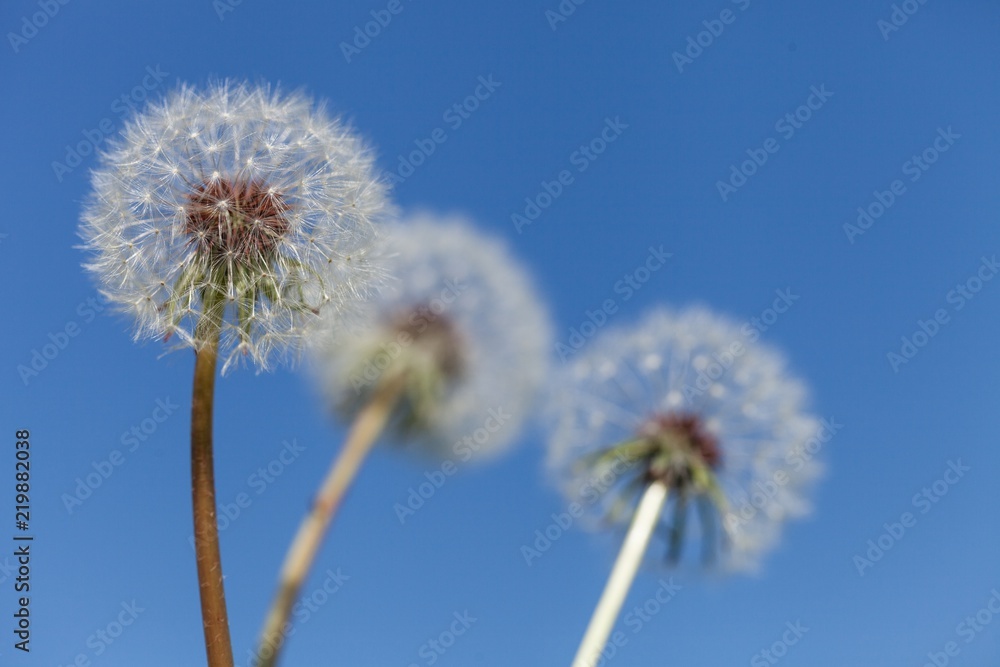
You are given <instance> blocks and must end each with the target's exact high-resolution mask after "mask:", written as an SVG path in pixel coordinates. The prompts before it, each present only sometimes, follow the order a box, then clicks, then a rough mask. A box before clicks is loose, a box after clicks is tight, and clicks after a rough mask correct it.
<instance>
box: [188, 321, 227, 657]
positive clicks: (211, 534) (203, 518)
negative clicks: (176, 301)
mask: <svg viewBox="0 0 1000 667" xmlns="http://www.w3.org/2000/svg"><path fill="white" fill-rule="evenodd" d="M206 311H207V312H204V313H203V315H202V322H201V324H204V326H199V329H200V330H201V333H203V334H207V335H203V336H199V340H200V341H201V347H200V348H199V349H198V350H197V351H196V352H195V364H194V389H193V392H192V396H191V491H192V493H191V497H192V501H193V506H194V546H195V556H196V559H197V562H198V588H199V592H200V594H201V616H202V623H203V625H204V628H205V650H206V652H207V653H208V666H209V667H233V648H232V642H231V640H230V638H229V618H228V615H227V613H226V593H225V590H224V588H223V583H222V556H221V554H220V551H219V529H218V523H217V519H216V514H215V472H214V464H213V460H212V404H213V397H214V394H215V368H216V360H217V357H218V346H219V324H218V320H217V319H216V308H213V307H207V308H206Z"/></svg>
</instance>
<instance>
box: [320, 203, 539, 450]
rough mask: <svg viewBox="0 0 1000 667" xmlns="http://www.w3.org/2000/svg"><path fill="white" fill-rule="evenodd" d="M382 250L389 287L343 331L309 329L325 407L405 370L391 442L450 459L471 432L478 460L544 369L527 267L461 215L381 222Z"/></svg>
mask: <svg viewBox="0 0 1000 667" xmlns="http://www.w3.org/2000/svg"><path fill="white" fill-rule="evenodd" d="M379 252H380V256H381V257H382V261H383V262H384V267H385V270H386V273H387V274H389V275H390V276H392V278H391V280H390V281H389V284H388V285H387V286H386V287H385V288H384V289H383V290H382V291H381V292H380V294H379V295H378V297H376V298H374V299H372V301H371V302H369V303H368V304H366V306H365V308H364V310H363V313H362V315H361V316H360V317H359V318H357V320H355V321H354V326H353V327H352V328H351V332H350V334H349V335H346V336H345V335H341V334H340V333H339V332H338V331H337V327H336V325H335V324H329V326H325V327H324V329H325V333H324V334H322V335H319V336H317V337H316V358H317V366H318V368H319V371H320V373H321V381H322V383H323V385H324V387H325V389H326V392H327V395H328V397H329V400H330V402H331V404H332V405H335V406H337V407H338V408H339V409H340V410H341V411H342V412H344V413H346V415H347V416H348V417H350V416H351V415H353V414H354V413H355V412H356V411H357V410H358V409H359V408H360V406H362V405H364V404H365V402H366V401H367V400H368V399H369V398H370V396H371V395H372V393H373V392H374V391H375V390H376V389H378V388H379V387H382V386H385V383H387V382H389V381H392V380H394V379H399V378H402V382H403V386H404V389H403V392H402V395H401V398H400V401H399V406H398V409H397V411H396V415H395V420H394V422H393V426H394V429H395V435H396V437H397V439H399V440H405V441H406V442H411V441H412V442H415V443H416V444H418V445H419V446H420V448H421V449H422V450H424V451H426V452H429V453H431V454H432V455H435V456H439V457H453V456H454V455H455V447H456V445H457V444H458V443H460V442H463V441H466V442H467V444H468V442H472V440H471V439H472V437H473V434H477V438H476V440H475V443H474V444H475V447H474V449H475V452H476V456H477V458H478V457H482V458H484V459H485V458H489V456H490V455H491V454H494V453H498V452H500V451H502V450H503V449H504V447H505V446H506V445H508V444H509V443H510V442H511V441H512V440H513V438H514V437H515V436H516V435H517V434H518V432H519V431H520V428H521V426H522V425H523V423H524V421H525V420H526V418H527V417H528V416H529V413H530V412H531V409H532V407H533V405H534V402H535V398H536V396H537V393H538V390H539V389H540V387H541V385H542V382H543V380H544V378H545V376H546V369H547V367H548V358H549V349H550V341H551V339H552V333H551V327H550V325H549V322H548V318H547V315H546V311H545V309H544V308H543V307H542V305H541V304H540V303H539V301H538V297H537V296H536V293H535V290H534V287H533V286H532V284H531V280H530V278H529V276H528V275H527V273H526V272H525V271H524V270H523V269H522V268H521V266H520V265H519V264H518V263H517V262H516V261H515V260H514V259H513V258H512V257H511V256H510V254H509V252H508V251H507V249H506V247H505V246H504V245H503V244H502V243H500V242H499V241H498V240H496V239H493V238H490V237H488V236H484V235H481V234H480V233H479V232H477V231H475V230H474V228H473V226H472V225H471V223H469V222H468V221H467V220H465V219H464V218H461V217H457V216H451V217H445V218H441V217H435V216H432V215H429V214H420V215H415V216H412V217H410V218H409V219H407V220H404V221H402V222H400V223H399V224H396V225H393V226H391V227H390V228H388V229H387V231H386V234H385V237H384V242H383V243H382V244H381V246H380V251H379ZM324 321H325V320H324ZM498 415H499V416H498ZM480 435H481V436H482V437H478V436H480Z"/></svg>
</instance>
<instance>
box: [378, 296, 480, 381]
mask: <svg viewBox="0 0 1000 667" xmlns="http://www.w3.org/2000/svg"><path fill="white" fill-rule="evenodd" d="M391 327H392V328H393V329H394V330H395V331H396V332H397V335H398V334H403V335H405V336H407V337H408V338H409V339H410V340H412V341H413V345H414V346H416V347H417V349H418V350H419V351H421V352H423V353H425V354H427V355H428V356H429V357H430V358H431V359H432V360H433V362H434V364H435V365H436V366H437V368H438V370H439V371H440V372H441V374H442V375H443V376H444V377H446V378H455V377H457V376H459V375H460V374H461V373H462V370H463V368H464V366H465V362H464V360H463V358H462V349H461V348H462V345H461V343H462V341H461V340H460V336H459V334H458V330H457V329H456V328H455V324H454V323H453V322H452V321H451V320H450V319H449V318H448V317H446V316H445V315H444V314H442V313H435V312H434V310H433V309H432V308H430V307H429V306H427V305H419V306H413V307H411V308H408V309H406V310H405V311H403V312H402V313H399V314H398V315H396V316H395V317H394V318H393V320H392V322H391Z"/></svg>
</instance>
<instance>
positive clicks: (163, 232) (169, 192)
mask: <svg viewBox="0 0 1000 667" xmlns="http://www.w3.org/2000/svg"><path fill="white" fill-rule="evenodd" d="M92 186H93V187H92V192H91V194H90V196H89V198H88V200H87V202H86V205H85V207H84V210H83V214H82V224H81V227H80V234H81V236H82V237H83V239H84V249H85V250H87V251H88V252H89V253H90V256H91V258H90V261H89V262H88V263H87V264H86V265H85V266H86V267H87V269H89V270H90V271H91V272H92V273H93V274H94V275H95V276H96V277H97V279H98V281H99V283H100V288H101V291H102V293H103V294H104V295H105V296H106V297H107V298H108V299H109V300H110V301H111V302H112V303H113V304H114V305H115V306H116V307H117V308H118V309H119V310H120V311H123V312H126V313H128V314H129V315H131V316H133V317H134V318H135V320H136V338H137V339H143V338H163V339H170V340H172V341H173V342H174V344H175V346H176V347H194V348H198V347H199V346H200V345H201V344H203V343H204V342H205V341H202V340H199V333H198V329H197V325H198V322H199V321H201V320H202V319H203V318H206V317H211V318H213V320H216V322H215V323H216V324H218V325H219V326H220V328H221V342H220V345H221V347H220V354H221V355H222V358H223V359H224V364H223V371H225V370H227V369H228V368H230V367H231V366H232V365H233V364H234V363H236V362H238V361H240V360H250V361H251V362H252V363H254V364H255V365H256V366H257V367H258V368H259V369H266V368H268V367H270V365H271V364H272V362H273V361H274V359H275V358H276V357H287V356H289V355H292V356H293V355H294V353H296V352H297V351H298V349H299V348H300V347H301V345H302V343H303V342H304V338H305V337H306V336H307V333H308V332H307V330H308V328H309V326H310V324H311V323H312V321H313V320H315V319H316V317H317V314H318V313H320V312H321V311H322V312H323V313H325V314H326V315H327V316H329V317H332V318H335V319H339V318H343V317H346V316H348V315H349V314H350V312H351V311H352V310H354V309H356V308H357V305H358V302H359V301H360V300H361V299H362V298H364V297H365V296H366V295H368V294H369V293H370V292H371V291H372V289H373V288H374V287H376V286H377V285H378V283H379V282H380V280H381V278H382V276H381V273H380V271H379V269H378V266H377V264H376V263H374V262H373V261H372V260H371V252H372V249H373V247H374V244H375V241H376V238H377V227H378V223H379V222H380V220H381V218H382V217H384V215H385V214H386V213H387V212H388V211H389V209H390V208H391V207H390V204H389V202H388V197H387V188H386V187H385V185H384V184H383V182H382V181H381V179H380V177H379V175H378V173H377V171H376V169H375V165H374V158H373V156H372V155H371V153H370V151H369V150H368V149H367V148H366V146H365V145H364V143H363V142H362V141H361V140H360V139H359V138H358V137H357V136H355V134H354V133H353V132H352V131H351V130H350V129H349V128H347V127H346V126H344V125H343V124H342V123H341V122H340V121H338V120H335V119H332V118H331V117H329V116H328V115H327V113H326V112H325V110H324V109H323V107H322V106H317V105H316V104H314V103H313V101H312V100H311V99H309V98H307V97H306V96H304V95H301V94H297V93H292V94H285V93H282V92H280V91H277V90H272V89H271V88H269V87H267V86H255V85H250V84H247V83H238V82H231V81H221V82H217V83H214V84H211V85H209V86H208V87H206V88H205V89H195V88H193V87H189V86H181V87H180V88H178V89H177V90H174V91H173V92H172V93H169V94H168V95H167V96H166V97H165V98H164V99H163V100H162V101H160V102H154V103H150V104H148V105H147V106H146V108H145V109H144V110H143V111H142V112H141V113H137V114H136V115H135V116H134V117H132V118H131V119H130V120H128V121H127V123H126V124H125V126H124V128H123V129H122V132H121V134H120V136H119V137H117V138H115V139H112V140H110V141H109V144H108V147H107V149H106V150H105V151H104V153H103V154H102V155H101V156H100V160H99V163H98V165H97V167H96V168H95V170H94V171H93V173H92ZM208 304H216V305H215V307H214V308H207V307H206V306H207V305H208ZM209 310H212V311H213V312H212V313H209V312H207V311H209Z"/></svg>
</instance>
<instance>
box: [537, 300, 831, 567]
mask: <svg viewBox="0 0 1000 667" xmlns="http://www.w3.org/2000/svg"><path fill="white" fill-rule="evenodd" d="M805 399H806V391H805V387H804V385H803V384H802V383H801V382H800V381H799V380H797V379H795V378H793V377H791V376H790V375H789V373H788V371H787V369H786V364H785V361H784V359H783V358H782V357H781V355H779V354H778V353H777V352H776V351H774V350H772V349H771V348H769V347H767V346H765V345H761V344H759V343H757V342H755V340H751V338H750V337H748V336H746V335H745V334H744V333H743V332H742V331H741V327H740V326H739V325H738V324H736V323H734V322H732V321H730V320H728V319H726V318H723V317H720V316H718V315H715V314H714V313H711V312H710V311H708V310H705V309H701V308H695V309H689V310H686V311H683V312H680V313H674V312H671V311H668V310H666V309H659V310H656V311H654V312H653V313H651V314H650V315H649V316H647V317H646V318H645V319H644V320H643V321H642V323H640V324H639V325H638V326H637V327H635V328H633V329H628V330H625V329H622V330H616V331H608V332H605V333H604V334H602V335H601V336H599V337H598V338H597V339H595V340H594V341H593V343H592V344H591V345H590V346H589V347H588V348H587V349H586V350H585V351H584V352H583V353H582V354H581V355H580V357H579V358H577V359H576V360H575V361H574V362H573V363H571V364H570V365H568V366H567V368H566V369H565V370H564V371H563V373H562V376H561V378H559V379H558V380H557V381H556V383H555V388H554V390H553V392H552V401H551V403H552V405H551V416H552V417H553V419H554V426H553V429H552V433H551V437H550V443H549V456H548V466H549V469H550V471H551V473H552V474H553V475H554V477H555V478H556V480H557V482H558V483H559V484H560V485H561V487H562V488H563V489H564V490H565V491H566V493H567V494H568V495H569V496H570V497H572V498H573V499H574V500H579V499H580V494H581V489H582V487H583V485H585V484H587V483H588V481H589V480H592V479H593V477H594V475H595V474H597V475H599V474H601V473H605V472H607V471H609V470H610V466H611V465H613V464H614V463H615V462H616V461H621V460H624V459H616V458H615V457H616V455H617V456H620V457H625V459H630V460H631V459H634V460H635V464H634V465H633V466H631V467H630V469H629V470H628V471H627V472H623V473H622V474H621V475H619V476H618V477H616V481H617V482H620V483H621V484H620V485H616V487H618V488H622V489H624V488H626V487H627V486H628V484H629V483H631V482H634V483H635V485H636V486H635V487H633V489H632V490H636V491H638V490H641V488H642V485H643V484H645V483H648V482H649V481H650V480H651V479H653V478H655V477H662V478H664V479H665V480H666V482H667V486H668V488H670V489H671V499H670V505H669V506H668V508H667V511H666V514H667V515H668V516H671V515H672V516H673V519H672V527H676V526H678V525H679V524H683V523H684V519H685V517H683V516H681V515H680V514H679V513H680V512H682V511H686V512H689V513H695V512H696V511H697V509H698V508H697V505H698V503H707V504H708V505H709V506H710V508H711V509H712V510H713V512H714V513H715V515H716V516H715V517H714V518H715V520H716V521H717V523H716V524H715V525H712V524H707V525H706V524H705V523H704V522H701V521H694V522H688V524H687V525H688V529H689V530H690V532H691V533H692V534H693V535H695V536H696V537H700V538H701V539H702V541H703V543H704V547H703V548H704V550H705V551H704V553H703V556H705V557H708V558H712V557H714V556H720V557H721V558H720V561H719V565H721V566H723V567H725V568H726V569H736V570H747V569H753V568H754V567H755V566H757V565H758V564H759V558H760V556H762V555H763V554H764V553H765V552H766V551H767V550H768V549H769V548H771V547H772V546H774V544H775V542H776V540H777V538H778V536H779V534H780V529H781V524H782V523H783V521H784V520H785V519H788V518H791V517H795V516H799V515H802V514H804V513H806V512H807V511H808V509H809V501H808V499H809V495H808V492H809V488H810V486H811V483H812V481H813V480H814V479H815V478H816V477H817V474H818V473H819V471H820V464H819V463H818V461H817V460H816V459H815V458H812V459H810V460H805V459H804V458H803V457H798V456H796V452H800V451H801V449H802V446H803V445H804V444H805V443H806V442H807V441H808V440H809V439H810V438H812V437H814V436H815V435H816V433H817V431H818V430H819V428H820V422H819V421H818V420H817V419H816V418H815V417H814V416H813V415H812V414H810V413H809V412H807V411H806V409H805ZM616 445H621V446H619V447H616ZM595 455H596V456H595ZM588 461H589V462H591V463H592V464H593V465H589V466H588V465H586V463H587V462H588ZM620 467H621V465H619V468H620ZM703 473H704V474H705V475H708V476H709V477H710V478H711V483H710V484H709V485H707V486H706V485H705V484H703V483H700V482H699V481H698V479H699V476H700V475H702V474H703ZM776 478H777V480H779V481H780V483H776V482H775V479H776ZM760 489H766V493H765V495H766V496H767V498H766V500H765V501H763V502H756V498H755V502H754V504H753V511H752V512H743V513H742V514H738V513H737V512H736V511H735V510H736V508H738V507H740V506H741V505H743V504H744V502H745V501H746V500H747V499H748V498H749V497H750V496H751V495H752V494H754V493H755V492H758V490H760ZM606 499H607V500H608V501H610V502H605V503H600V504H599V505H600V507H603V508H605V509H610V510H612V516H613V518H615V519H627V518H628V512H625V511H622V512H618V511H614V510H616V509H617V510H624V509H626V508H627V505H622V504H621V503H618V504H617V507H616V506H615V494H608V496H607V498H606ZM617 499H618V500H620V499H621V496H618V498H617ZM595 504H597V503H595ZM758 505H761V507H758ZM685 506H686V509H685ZM702 509H708V508H702ZM705 518H707V519H710V518H711V517H705ZM681 537H683V535H680V534H679V533H677V532H676V531H675V532H674V533H673V535H672V536H671V542H672V543H671V545H670V549H671V552H672V553H671V556H672V559H673V560H676V559H678V558H679V557H680V555H681V554H680V553H679V552H678V551H677V550H678V549H679V548H680V546H681V545H680V543H679V542H678V541H677V540H679V539H680V538H681ZM717 546H719V547H721V549H719V550H718V553H717V552H716V548H715V547H717Z"/></svg>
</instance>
